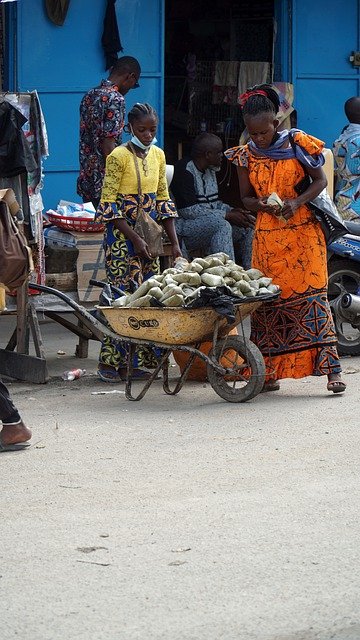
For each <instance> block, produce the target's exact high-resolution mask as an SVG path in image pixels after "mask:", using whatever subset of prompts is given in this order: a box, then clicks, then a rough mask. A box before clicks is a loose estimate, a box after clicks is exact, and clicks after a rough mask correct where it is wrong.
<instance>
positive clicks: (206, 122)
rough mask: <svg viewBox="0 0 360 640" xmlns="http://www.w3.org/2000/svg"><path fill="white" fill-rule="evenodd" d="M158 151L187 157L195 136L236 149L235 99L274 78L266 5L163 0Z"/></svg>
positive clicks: (248, 0) (245, 0)
mask: <svg viewBox="0 0 360 640" xmlns="http://www.w3.org/2000/svg"><path fill="white" fill-rule="evenodd" d="M165 9H166V11H165V16H166V18H165V98H164V116H165V131H164V134H165V135H164V138H165V145H164V146H165V153H166V158H167V162H169V163H171V164H174V162H176V160H178V159H179V158H181V157H183V156H185V155H187V154H188V153H189V151H190V147H191V143H192V140H193V139H194V138H195V136H196V135H197V134H198V133H200V132H202V131H209V132H211V133H216V134H217V135H219V136H220V137H221V138H222V139H223V142H224V147H226V148H227V147H231V146H233V145H236V144H238V142H239V137H240V134H241V132H242V131H243V129H244V124H243V121H242V117H241V110H240V107H239V104H238V95H239V93H241V92H242V91H243V90H245V88H247V86H249V85H253V84H257V83H259V82H262V81H270V82H271V81H272V80H273V79H274V49H275V20H274V0H213V2H211V3H210V2H208V0H197V2H193V0H166V3H165Z"/></svg>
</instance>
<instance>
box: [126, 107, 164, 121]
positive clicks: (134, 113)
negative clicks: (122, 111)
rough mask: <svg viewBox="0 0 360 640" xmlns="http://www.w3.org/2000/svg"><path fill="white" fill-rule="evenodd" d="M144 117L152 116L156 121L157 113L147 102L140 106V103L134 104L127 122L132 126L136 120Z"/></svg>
mask: <svg viewBox="0 0 360 640" xmlns="http://www.w3.org/2000/svg"><path fill="white" fill-rule="evenodd" d="M145 116H153V117H154V118H155V119H156V120H158V116H157V113H156V111H155V109H154V107H152V106H151V104H148V103H147V102H144V104H142V103H141V102H136V104H134V106H133V107H132V109H131V110H130V111H129V113H128V121H129V123H130V124H132V123H133V122H135V121H136V120H140V119H141V118H144V117H145Z"/></svg>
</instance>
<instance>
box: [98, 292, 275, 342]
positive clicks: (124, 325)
mask: <svg viewBox="0 0 360 640" xmlns="http://www.w3.org/2000/svg"><path fill="white" fill-rule="evenodd" d="M262 303H263V300H262V299H260V298H257V299H254V298H252V299H251V300H248V299H247V300H244V301H243V302H240V304H237V305H236V319H235V322H234V323H233V324H228V322H227V320H226V318H224V317H223V316H220V315H219V314H218V313H217V312H216V311H215V310H214V309H213V308H212V307H200V308H197V309H186V308H183V307H139V308H134V307H133V308H127V307H100V306H99V307H97V308H98V309H99V310H100V311H101V312H102V313H103V314H104V316H105V318H106V320H107V321H108V323H109V324H110V326H111V328H112V330H113V331H114V332H115V333H117V334H118V335H119V336H124V337H126V338H134V339H136V338H138V339H139V340H147V341H148V342H160V343H163V344H172V345H177V344H179V345H185V344H195V343H196V342H204V341H205V340H212V338H213V333H214V327H215V323H216V321H217V320H219V329H218V331H219V337H221V336H224V335H226V334H227V333H228V332H229V331H230V329H232V328H233V327H235V326H237V325H238V324H239V323H240V322H241V321H242V320H243V319H244V318H246V317H247V316H248V315H249V314H250V313H252V312H253V311H255V309H257V308H258V307H260V306H261V305H262Z"/></svg>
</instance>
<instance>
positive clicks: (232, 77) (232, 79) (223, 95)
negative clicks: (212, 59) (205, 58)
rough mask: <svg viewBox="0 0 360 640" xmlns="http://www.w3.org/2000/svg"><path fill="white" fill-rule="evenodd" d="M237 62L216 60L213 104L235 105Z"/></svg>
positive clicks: (237, 74)
mask: <svg viewBox="0 0 360 640" xmlns="http://www.w3.org/2000/svg"><path fill="white" fill-rule="evenodd" d="M239 64H240V63H239V62H237V61H236V60H235V61H234V60H230V61H228V60H218V61H217V62H216V64H215V75H214V86H213V99H212V102H213V104H223V103H225V104H237V98H238V94H237V84H238V77H239Z"/></svg>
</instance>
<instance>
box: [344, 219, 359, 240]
mask: <svg viewBox="0 0 360 640" xmlns="http://www.w3.org/2000/svg"><path fill="white" fill-rule="evenodd" d="M343 222H344V224H345V227H346V228H347V230H348V232H349V233H351V235H352V236H359V237H360V219H359V222H353V221H352V220H344V221H343Z"/></svg>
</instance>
